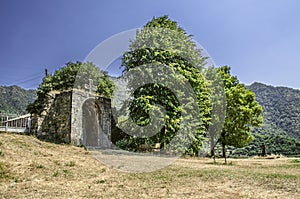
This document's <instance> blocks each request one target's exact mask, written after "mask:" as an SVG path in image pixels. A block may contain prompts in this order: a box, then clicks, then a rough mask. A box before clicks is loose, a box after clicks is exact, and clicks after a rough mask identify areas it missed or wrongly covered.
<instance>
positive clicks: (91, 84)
mask: <svg viewBox="0 0 300 199" xmlns="http://www.w3.org/2000/svg"><path fill="white" fill-rule="evenodd" d="M84 87H85V89H88V90H89V92H90V93H92V92H95V91H96V90H97V86H94V85H93V80H92V79H89V84H85V85H84Z"/></svg>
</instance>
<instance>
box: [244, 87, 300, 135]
mask: <svg viewBox="0 0 300 199" xmlns="http://www.w3.org/2000/svg"><path fill="white" fill-rule="evenodd" d="M249 88H250V89H251V90H253V92H254V93H255V94H256V96H257V101H258V102H259V103H260V104H261V105H262V107H263V110H264V111H263V114H264V123H265V124H266V125H264V126H263V127H262V130H261V131H260V133H263V134H264V133H267V132H269V131H270V129H271V128H272V129H276V132H277V133H278V134H284V135H286V136H289V137H293V138H296V139H300V120H299V118H300V106H299V102H300V90H296V89H292V88H285V87H273V86H267V85H264V84H261V83H254V84H252V85H251V86H249Z"/></svg>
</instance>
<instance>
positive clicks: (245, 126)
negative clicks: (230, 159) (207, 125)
mask: <svg viewBox="0 0 300 199" xmlns="http://www.w3.org/2000/svg"><path fill="white" fill-rule="evenodd" d="M219 72H220V74H221V76H222V78H223V80H224V87H225V93H226V117H225V123H224V127H223V129H222V132H221V137H220V143H221V145H222V147H223V156H224V157H225V158H226V154H225V145H230V146H234V147H238V148H241V147H244V146H245V145H247V144H249V143H250V142H251V141H252V140H253V136H252V135H251V131H252V129H253V127H258V126H260V125H261V124H262V107H261V105H260V104H259V103H258V102H257V101H256V99H255V94H254V93H253V92H252V91H251V90H250V89H247V88H246V87H245V86H244V85H243V84H241V83H239V81H238V79H237V78H236V77H235V76H232V75H231V74H230V67H228V66H224V67H221V68H219Z"/></svg>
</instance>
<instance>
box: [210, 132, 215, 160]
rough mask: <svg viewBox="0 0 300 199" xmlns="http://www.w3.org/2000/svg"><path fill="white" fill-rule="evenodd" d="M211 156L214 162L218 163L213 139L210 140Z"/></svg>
mask: <svg viewBox="0 0 300 199" xmlns="http://www.w3.org/2000/svg"><path fill="white" fill-rule="evenodd" d="M210 155H211V157H212V158H213V159H214V162H216V156H215V141H214V139H213V138H211V140H210Z"/></svg>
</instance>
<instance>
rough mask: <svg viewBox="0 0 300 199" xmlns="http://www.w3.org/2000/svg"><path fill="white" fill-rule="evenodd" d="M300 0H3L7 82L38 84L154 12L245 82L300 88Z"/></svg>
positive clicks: (0, 59)
mask: <svg viewBox="0 0 300 199" xmlns="http://www.w3.org/2000/svg"><path fill="white" fill-rule="evenodd" d="M299 9H300V1H298V0H185V1H184V0H181V1H179V0H164V1H162V0H144V1H143V0H119V1H117V0H107V1H101V0H26V1H25V0H24V1H23V0H0V25H1V31H0V85H14V84H16V85H19V86H21V87H23V88H36V87H37V86H38V84H39V83H40V82H41V79H42V77H43V75H44V70H45V68H47V69H48V70H49V71H50V72H53V71H54V70H56V69H58V68H59V67H61V66H63V65H64V64H65V63H67V62H69V61H77V60H79V61H83V60H84V59H85V57H86V56H87V55H88V54H89V52H90V51H91V50H92V49H93V48H94V47H96V46H97V45H98V44H99V43H101V42H102V41H104V40H105V39H107V38H109V37H110V36H112V35H114V34H117V33H119V32H122V31H126V30H129V29H132V28H139V27H142V26H143V25H144V24H145V23H146V22H148V21H149V20H151V19H152V17H153V16H157V17H158V16H162V15H168V16H169V17H170V18H171V19H172V20H175V21H177V22H178V23H179V24H180V26H181V27H183V28H184V29H185V30H186V31H187V32H188V33H189V34H192V35H194V37H193V38H194V39H195V40H196V41H197V42H199V43H200V44H201V45H202V46H203V47H204V48H205V49H206V50H207V51H208V53H209V54H210V56H211V58H212V59H213V60H214V62H215V63H216V65H217V66H222V65H229V66H231V68H232V74H234V75H236V76H237V77H238V78H239V80H240V81H241V82H243V83H245V84H250V83H252V82H255V81H258V82H262V83H266V84H270V85H275V86H289V87H294V88H300V78H299V76H300V67H298V64H299V63H300V22H299V21H300V12H299Z"/></svg>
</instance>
